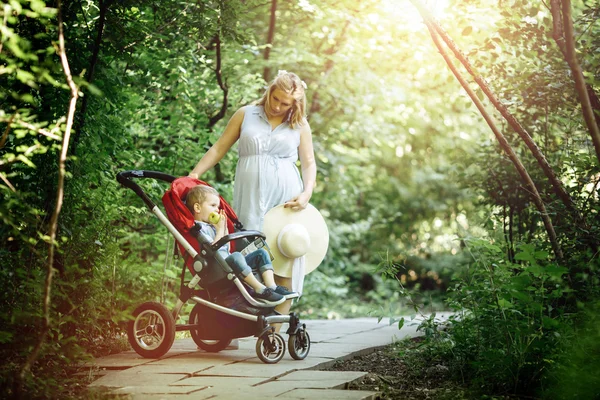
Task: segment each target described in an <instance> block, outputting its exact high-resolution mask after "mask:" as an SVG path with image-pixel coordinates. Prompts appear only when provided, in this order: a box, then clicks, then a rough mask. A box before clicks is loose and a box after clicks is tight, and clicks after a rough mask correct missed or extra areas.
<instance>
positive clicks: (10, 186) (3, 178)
mask: <svg viewBox="0 0 600 400" xmlns="http://www.w3.org/2000/svg"><path fill="white" fill-rule="evenodd" d="M0 179H2V180H3V181H4V183H6V186H8V187H9V188H10V190H12V191H13V192H16V191H17V189H15V187H14V186H13V185H12V184H11V183H10V182H9V180H8V178H7V177H6V175H4V174H3V173H0Z"/></svg>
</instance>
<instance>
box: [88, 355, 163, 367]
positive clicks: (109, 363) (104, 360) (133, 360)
mask: <svg viewBox="0 0 600 400" xmlns="http://www.w3.org/2000/svg"><path fill="white" fill-rule="evenodd" d="M152 361H153V360H152V359H149V358H144V357H142V356H139V355H138V354H137V353H135V352H125V353H119V354H111V355H110V356H106V357H101V358H97V359H96V360H94V361H90V362H87V363H85V364H84V366H88V367H98V368H111V369H116V368H122V369H125V368H130V367H135V366H136V365H142V364H146V363H149V362H152Z"/></svg>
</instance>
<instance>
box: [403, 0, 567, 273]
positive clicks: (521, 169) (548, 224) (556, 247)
mask: <svg viewBox="0 0 600 400" xmlns="http://www.w3.org/2000/svg"><path fill="white" fill-rule="evenodd" d="M412 1H413V3H414V0H412ZM424 20H425V24H426V25H427V28H428V29H429V33H430V34H431V38H432V39H433V42H434V43H435V45H436V47H437V48H438V50H439V52H440V54H441V55H442V57H444V60H445V61H446V64H448V67H450V70H451V71H452V73H453V74H454V76H455V77H456V79H458V81H459V82H460V84H461V85H462V87H463V88H464V89H465V91H466V92H467V94H468V95H469V97H470V98H471V100H473V103H475V106H476V107H477V109H478V110H479V112H480V113H481V115H482V116H483V118H484V119H485V121H486V122H487V124H488V126H489V127H490V128H491V130H492V132H493V133H494V136H496V139H497V140H498V142H499V143H500V147H501V148H502V150H504V152H505V153H506V154H507V155H508V157H509V158H510V160H511V161H512V163H513V165H514V166H515V168H516V169H517V172H518V173H519V175H520V176H521V179H523V182H525V184H526V186H527V188H528V189H529V191H530V195H531V197H532V200H533V202H534V204H535V206H536V208H537V209H538V211H539V213H540V216H541V217H542V220H543V222H544V227H545V228H546V232H547V233H548V239H549V240H550V244H551V246H552V250H553V251H554V255H555V256H556V259H557V260H558V261H559V262H562V260H563V253H562V249H561V247H560V244H559V243H558V239H557V237H556V232H555V230H554V225H553V224H552V221H551V220H550V217H549V216H548V212H547V211H546V206H545V205H544V202H543V201H542V198H541V196H540V194H539V192H538V190H537V188H536V186H535V184H534V182H533V180H532V179H531V177H530V176H529V173H528V172H527V170H526V169H525V166H524V165H523V163H521V160H520V159H519V157H518V156H517V154H516V153H515V152H514V150H513V149H512V147H511V146H510V144H509V143H508V141H507V140H506V138H505V137H504V135H503V134H502V133H501V132H500V131H499V130H498V128H497V127H496V125H495V123H494V121H493V120H492V118H491V117H490V115H489V114H488V113H487V111H486V110H485V108H484V107H483V104H482V103H481V101H480V100H479V98H478V97H477V95H476V94H475V93H474V92H473V90H472V89H471V88H470V87H469V85H468V83H467V82H466V81H465V80H464V78H463V77H462V76H461V75H460V73H459V72H458V70H457V69H456V67H455V66H454V64H453V63H452V60H450V58H449V56H448V54H447V53H446V52H445V51H444V49H443V47H442V44H441V43H440V41H439V38H438V36H437V30H436V29H435V27H434V24H433V23H432V22H431V21H430V19H429V18H424Z"/></svg>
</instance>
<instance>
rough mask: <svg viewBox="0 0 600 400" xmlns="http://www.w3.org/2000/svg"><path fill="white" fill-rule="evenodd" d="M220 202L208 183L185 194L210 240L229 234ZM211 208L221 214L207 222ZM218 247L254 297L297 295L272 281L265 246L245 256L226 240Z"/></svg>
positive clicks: (272, 299) (278, 298) (280, 298)
mask: <svg viewBox="0 0 600 400" xmlns="http://www.w3.org/2000/svg"><path fill="white" fill-rule="evenodd" d="M220 204H221V200H220V198H219V193H218V192H217V191H216V190H215V189H214V188H212V187H210V186H205V185H198V186H195V187H193V188H192V189H190V191H189V192H188V194H187V197H186V205H187V207H188V208H189V210H190V211H191V212H192V214H193V215H194V219H195V220H196V221H197V222H200V224H202V230H201V231H200V232H201V234H203V235H204V236H205V237H207V238H209V239H210V240H212V243H215V242H217V241H218V240H219V239H221V238H222V237H223V236H225V235H227V234H229V232H228V231H227V225H226V221H227V217H226V215H225V211H224V210H220V211H219V205H220ZM213 212H214V213H218V214H219V216H220V218H219V221H218V222H217V223H216V224H211V223H210V222H209V216H210V214H211V213H213ZM218 251H219V252H220V253H221V255H222V256H223V258H224V259H225V261H227V264H229V266H230V267H231V269H232V270H233V271H234V272H236V273H237V274H240V275H241V276H242V277H243V280H244V282H246V283H247V284H248V285H250V286H251V287H252V289H254V292H255V295H254V297H256V298H259V299H264V300H267V301H270V302H276V303H280V302H282V301H283V300H285V299H287V298H291V297H297V294H296V293H295V292H290V291H288V290H287V289H286V288H285V287H283V286H277V285H276V284H275V277H274V272H273V265H271V259H270V258H269V254H268V253H267V251H266V250H265V249H258V250H255V251H253V252H251V253H249V254H247V255H246V256H245V257H244V256H243V255H242V253H240V252H234V253H229V244H225V245H223V246H222V247H221V248H220V249H219V250H218ZM253 271H258V272H259V273H260V275H261V276H262V278H263V281H264V283H265V284H263V283H261V282H260V281H259V280H258V279H256V277H255V276H254V274H253V273H252V272H253Z"/></svg>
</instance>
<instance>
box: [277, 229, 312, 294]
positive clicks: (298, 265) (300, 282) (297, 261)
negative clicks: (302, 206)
mask: <svg viewBox="0 0 600 400" xmlns="http://www.w3.org/2000/svg"><path fill="white" fill-rule="evenodd" d="M293 227H294V226H293V224H289V225H286V226H284V227H283V228H282V229H281V231H280V232H279V235H278V236H277V248H278V249H279V251H280V252H281V254H283V255H284V256H286V257H288V258H290V256H289V255H288V254H285V251H284V250H283V249H282V246H281V239H282V238H283V237H284V236H285V235H284V234H285V233H286V232H287V231H288V230H290V229H292V228H293ZM305 265H306V256H302V257H298V258H294V264H293V265H292V291H293V292H296V293H298V294H299V295H302V289H303V288H304V275H305V274H304V269H305Z"/></svg>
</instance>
